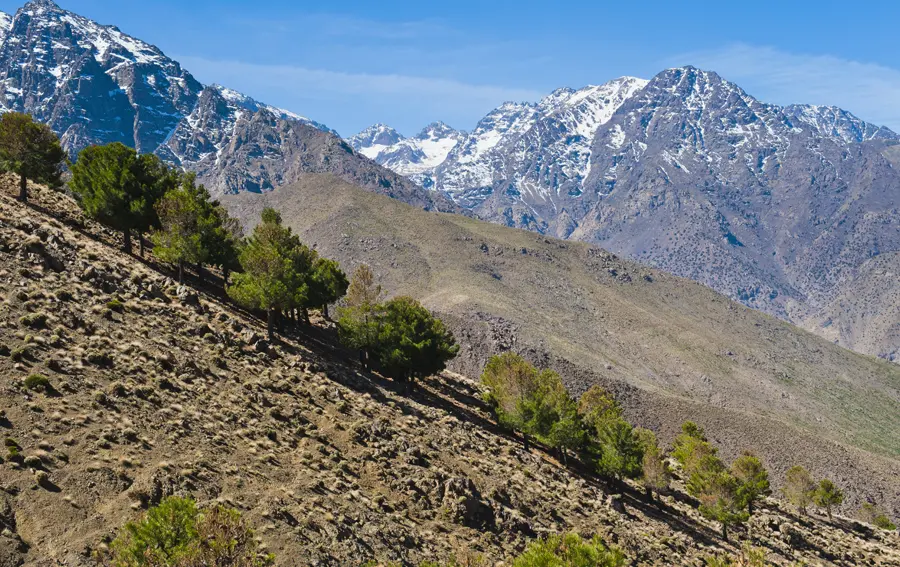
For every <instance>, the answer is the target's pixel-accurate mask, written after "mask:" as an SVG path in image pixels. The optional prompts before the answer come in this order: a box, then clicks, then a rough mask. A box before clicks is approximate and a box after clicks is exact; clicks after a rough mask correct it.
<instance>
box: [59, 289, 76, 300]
mask: <svg viewBox="0 0 900 567" xmlns="http://www.w3.org/2000/svg"><path fill="white" fill-rule="evenodd" d="M55 295H56V299H58V300H60V301H72V300H73V299H74V298H75V294H74V293H72V291H71V290H68V289H60V290H57V292H56V294H55Z"/></svg>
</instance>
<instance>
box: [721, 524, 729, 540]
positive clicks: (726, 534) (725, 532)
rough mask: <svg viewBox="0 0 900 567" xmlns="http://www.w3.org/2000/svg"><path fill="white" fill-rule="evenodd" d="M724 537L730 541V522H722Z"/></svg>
mask: <svg viewBox="0 0 900 567" xmlns="http://www.w3.org/2000/svg"><path fill="white" fill-rule="evenodd" d="M722 539H724V540H725V541H728V524H726V523H725V522H722Z"/></svg>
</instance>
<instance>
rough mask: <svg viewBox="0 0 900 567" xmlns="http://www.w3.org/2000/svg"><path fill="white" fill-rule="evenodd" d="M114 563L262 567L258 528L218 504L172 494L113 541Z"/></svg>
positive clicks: (122, 566)
mask: <svg viewBox="0 0 900 567" xmlns="http://www.w3.org/2000/svg"><path fill="white" fill-rule="evenodd" d="M101 559H108V560H109V561H108V563H109V564H110V565H112V567H204V566H211V565H228V566H229V567H263V566H266V565H271V564H272V562H273V559H274V558H273V557H272V556H271V555H269V556H260V555H259V547H258V545H257V543H256V540H255V539H254V537H253V531H252V530H250V529H249V528H247V526H246V525H245V524H244V522H243V520H241V516H240V514H239V513H238V512H237V511H235V510H229V509H226V508H223V507H221V506H216V507H214V508H210V509H207V510H200V509H199V508H197V505H196V503H195V502H194V501H193V500H191V499H190V498H179V497H175V496H172V497H169V498H166V499H165V500H163V501H162V502H160V504H159V505H158V506H156V507H154V508H151V509H150V510H148V511H147V513H146V514H144V516H143V517H142V518H140V519H139V520H138V521H137V522H129V523H127V524H125V527H124V529H123V530H122V532H121V533H120V534H119V536H118V537H117V538H116V539H115V541H113V543H112V545H111V546H110V554H109V557H105V558H101Z"/></svg>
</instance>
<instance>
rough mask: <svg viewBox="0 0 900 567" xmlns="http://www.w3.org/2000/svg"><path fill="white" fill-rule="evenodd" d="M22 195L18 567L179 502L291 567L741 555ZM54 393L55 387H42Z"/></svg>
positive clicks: (3, 500) (796, 537)
mask: <svg viewBox="0 0 900 567" xmlns="http://www.w3.org/2000/svg"><path fill="white" fill-rule="evenodd" d="M12 192H13V189H12V188H9V191H8V193H6V194H3V195H0V298H2V306H0V323H2V324H0V344H2V350H3V351H4V356H2V357H0V366H2V367H3V373H2V375H3V379H2V384H0V398H2V408H3V413H2V421H0V427H2V428H3V434H4V437H5V438H6V439H7V441H6V442H5V445H6V450H7V452H8V454H6V455H4V456H3V461H4V462H3V463H2V464H0V524H2V528H3V529H2V534H0V564H2V565H22V564H27V565H38V566H43V565H47V566H49V565H61V564H62V565H70V566H80V565H85V566H87V565H92V564H93V562H92V560H91V559H90V555H91V553H92V551H94V550H97V549H100V548H102V546H103V545H105V543H104V542H106V541H108V540H109V538H110V537H112V536H113V535H114V534H115V531H116V529H117V528H118V527H119V526H121V525H122V524H123V522H125V521H126V520H128V519H130V518H134V517H136V515H137V514H139V513H140V511H141V510H142V509H145V508H147V507H148V506H151V505H153V504H155V503H157V502H159V500H160V499H161V498H163V497H165V496H167V495H170V494H178V495H192V496H193V497H195V498H197V499H199V500H200V502H201V504H206V503H211V502H220V503H224V504H226V505H228V506H233V507H236V508H238V509H239V510H241V511H242V512H243V513H244V514H245V516H246V517H247V518H248V520H249V521H250V523H251V524H252V525H253V526H254V527H255V528H256V532H257V535H258V537H259V539H260V540H261V542H262V545H263V548H264V549H266V550H269V551H271V552H273V553H275V555H276V558H277V564H278V565H298V564H302V565H358V564H361V563H363V562H365V561H366V560H369V559H373V560H376V561H380V562H388V561H400V562H402V563H404V564H409V565H415V564H418V563H419V562H420V561H422V560H426V559H429V560H446V559H447V558H449V557H453V556H455V557H457V558H459V559H460V560H461V561H467V560H470V559H472V558H473V557H475V556H482V557H484V558H486V559H487V560H488V562H489V563H490V562H494V561H500V560H502V559H504V558H508V557H510V556H511V555H513V554H515V553H516V552H517V551H519V550H521V549H522V547H523V546H524V545H525V543H526V542H527V541H528V540H529V539H530V538H533V537H535V536H539V535H543V534H549V533H558V532H562V531H567V530H576V531H578V532H581V533H583V534H586V535H590V534H595V533H596V534H599V535H601V536H602V537H603V538H605V539H606V540H607V541H608V542H610V543H612V544H615V545H617V546H619V547H621V548H622V549H623V550H624V551H625V553H626V554H627V556H628V559H629V562H630V564H632V565H671V564H679V565H698V566H699V565H703V559H702V558H703V557H705V556H707V555H709V554H711V553H715V552H721V551H728V552H737V550H738V543H737V542H735V541H731V542H725V541H722V540H720V539H719V537H718V530H717V529H716V526H713V525H709V524H707V523H706V522H705V521H704V520H703V519H702V518H700V516H699V515H698V514H697V513H696V510H695V509H694V507H693V505H692V503H691V499H690V498H688V497H687V496H685V495H684V494H683V493H682V492H681V490H680V489H679V488H678V487H679V486H680V484H679V483H676V490H675V491H673V492H672V493H670V494H668V495H666V496H663V497H662V499H661V501H660V502H656V503H650V502H647V501H646V500H645V499H644V498H643V497H642V496H641V495H640V494H641V493H639V492H638V491H637V490H635V488H634V487H630V486H625V487H616V488H614V489H613V488H612V487H610V486H607V485H605V484H603V483H601V482H599V481H598V480H597V479H596V478H595V477H594V476H593V475H591V474H590V473H589V472H587V471H585V470H583V469H582V468H580V467H579V466H578V465H577V464H573V466H572V468H570V469H567V468H565V467H563V466H561V465H560V463H558V462H556V461H555V460H553V459H552V458H551V457H550V456H548V454H546V453H545V452H543V451H542V450H540V448H535V447H533V448H532V450H531V451H528V452H526V451H524V450H523V449H522V444H521V442H520V441H519V440H517V439H514V438H511V437H509V436H508V435H507V434H505V433H503V432H502V431H500V430H498V429H497V427H496V425H495V424H494V423H493V422H492V420H491V418H490V416H489V414H488V413H486V412H485V408H484V407H483V405H482V404H481V402H480V401H479V392H478V389H477V387H476V386H475V385H474V384H473V382H472V381H471V380H469V379H467V378H464V377H462V376H460V375H457V374H452V373H447V374H445V375H443V376H438V377H433V378H429V379H427V380H424V381H422V382H421V384H420V385H419V386H418V387H415V388H412V389H406V388H402V387H398V385H397V384H394V383H393V382H391V381H389V380H385V379H383V378H381V377H379V376H378V375H375V374H370V373H365V372H362V371H361V370H360V368H358V367H357V366H355V365H354V364H353V363H352V362H350V361H351V360H352V359H353V357H352V356H348V353H345V352H343V351H342V350H341V349H340V348H339V347H337V346H336V345H335V342H334V334H333V330H332V329H330V325H329V324H328V323H327V322H324V321H316V322H315V325H314V326H312V327H306V328H304V329H302V331H301V332H299V333H297V334H292V335H291V336H289V337H288V338H285V339H284V340H282V341H279V342H277V343H276V344H269V343H267V342H266V341H265V340H263V339H262V338H261V337H262V335H263V325H262V324H261V322H260V321H259V320H257V319H256V318H253V317H251V316H248V315H247V314H244V313H241V312H238V311H235V310H234V309H233V308H232V307H231V306H230V305H229V304H228V303H226V302H223V301H222V300H221V299H220V298H219V296H217V295H216V294H208V293H205V292H198V291H197V290H194V289H191V288H188V287H179V286H176V285H175V284H174V283H173V282H172V280H171V279H169V278H168V277H167V275H166V274H165V273H161V272H159V271H158V269H157V268H156V267H155V266H154V265H153V264H147V263H144V262H140V261H138V260H137V259H135V258H133V257H129V256H125V255H124V254H122V253H120V252H118V251H117V250H116V249H115V248H114V247H113V246H111V244H115V243H114V242H113V241H112V240H110V238H111V235H110V234H108V233H106V232H105V231H104V230H102V229H101V228H100V227H98V226H96V225H94V224H93V223H90V222H86V221H85V220H84V219H82V218H81V217H80V215H79V214H78V212H77V210H75V209H74V207H73V203H72V202H71V201H70V200H69V199H68V198H67V197H64V196H62V195H60V194H58V193H53V192H48V191H45V190H43V189H41V188H39V187H33V188H32V195H33V198H34V206H33V207H29V208H26V207H23V206H22V205H21V204H20V203H18V202H16V201H14V200H12V198H11V194H12ZM48 211H49V212H52V213H53V216H48V214H46V212H48ZM498 228H499V227H498ZM778 325H781V324H780V323H779V324H778ZM823 344H825V345H826V346H825V348H826V349H827V348H831V347H829V346H828V345H827V343H823ZM849 356H855V355H849ZM38 374H39V375H42V376H44V377H45V378H47V380H48V382H49V386H47V387H41V388H36V387H34V386H31V387H29V386H27V385H26V384H27V383H31V384H33V381H28V380H26V378H28V377H29V376H33V375H38ZM10 447H12V448H15V451H13V450H12V449H10ZM732 535H733V539H735V537H737V538H740V539H746V540H748V541H751V542H753V544H754V545H756V546H759V547H761V548H762V549H764V550H765V552H766V554H767V558H768V560H769V561H770V562H772V563H773V564H777V565H787V564H791V563H793V562H794V561H796V560H803V561H806V562H807V564H809V565H861V564H865V565H882V566H887V565H900V552H898V549H900V538H898V535H897V534H895V533H889V532H885V531H883V530H875V529H874V528H871V527H869V526H866V525H864V524H860V523H858V522H855V521H853V520H850V519H847V518H845V517H841V516H837V517H836V518H835V520H834V522H827V521H825V520H824V516H820V515H818V514H814V515H812V516H808V517H801V516H798V515H796V514H795V513H794V512H792V511H791V510H789V509H787V508H785V507H784V506H783V505H782V504H780V503H779V502H778V501H777V500H769V501H767V502H766V503H765V504H764V506H763V509H762V510H760V511H759V513H758V514H756V515H755V516H754V520H753V521H752V522H751V524H750V525H749V526H748V529H747V530H742V531H738V532H735V533H733V534H732Z"/></svg>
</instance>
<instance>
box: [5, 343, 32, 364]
mask: <svg viewBox="0 0 900 567" xmlns="http://www.w3.org/2000/svg"><path fill="white" fill-rule="evenodd" d="M30 355H31V351H30V350H29V348H28V347H27V346H26V345H22V346H20V347H16V348H14V349H12V351H11V352H10V353H9V358H10V359H11V360H12V361H13V362H22V361H23V360H25V359H26V358H28V357H29V356H30Z"/></svg>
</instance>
